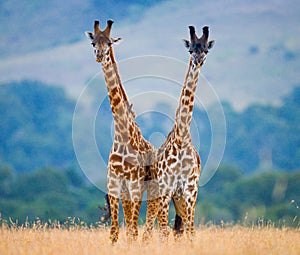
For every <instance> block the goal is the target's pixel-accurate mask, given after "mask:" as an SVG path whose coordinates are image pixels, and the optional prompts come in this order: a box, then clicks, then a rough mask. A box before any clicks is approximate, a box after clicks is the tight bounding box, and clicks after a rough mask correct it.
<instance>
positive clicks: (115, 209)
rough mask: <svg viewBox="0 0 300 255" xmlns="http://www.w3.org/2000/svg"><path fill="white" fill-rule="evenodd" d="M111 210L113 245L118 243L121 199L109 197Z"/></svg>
mask: <svg viewBox="0 0 300 255" xmlns="http://www.w3.org/2000/svg"><path fill="white" fill-rule="evenodd" d="M108 197H109V203H110V208H111V228H110V240H111V242H112V244H114V243H115V242H117V241H118V237H119V198H116V197H113V196H111V195H108Z"/></svg>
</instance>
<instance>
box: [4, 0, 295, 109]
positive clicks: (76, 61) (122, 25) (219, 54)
mask: <svg viewBox="0 0 300 255" xmlns="http://www.w3.org/2000/svg"><path fill="white" fill-rule="evenodd" d="M77 8H80V6H78V7H77ZM133 10H134V8H133ZM77 11H78V10H77ZM135 11H136V12H139V11H140V15H138V17H135V18H132V19H131V18H130V17H128V18H122V22H120V21H118V20H115V23H114V25H113V30H112V36H115V37H122V38H123V41H122V42H121V43H120V44H119V45H116V46H115V53H116V58H117V60H118V61H119V62H120V66H121V67H122V63H123V65H124V66H126V63H128V62H127V61H128V59H129V58H134V57H141V56H147V55H157V56H160V57H164V56H165V57H168V58H174V61H175V62H176V61H181V62H182V63H183V65H182V67H179V70H175V69H174V70H173V69H172V68H173V65H171V66H166V65H165V64H164V62H162V63H156V62H155V61H154V63H152V64H153V65H158V66H159V65H163V66H161V68H160V71H164V72H165V73H166V76H168V74H170V73H174V72H178V73H179V74H180V75H182V74H183V76H182V78H180V77H178V80H179V81H180V79H181V80H183V78H184V73H185V71H186V67H185V65H184V63H186V66H187V62H188V58H189V55H188V52H187V50H186V49H185V48H184V45H183V43H182V38H188V25H191V24H193V25H195V27H196V30H197V31H198V33H199V34H200V33H201V28H202V26H204V25H209V26H210V31H211V34H210V37H211V39H215V40H216V44H215V46H214V48H213V49H212V50H211V52H210V53H209V56H208V57H207V62H206V64H205V65H204V67H203V70H202V74H203V75H204V76H205V78H206V79H207V80H208V82H209V83H210V84H211V85H212V87H213V88H214V89H215V91H216V93H217V95H218V96H219V97H220V98H221V99H223V100H227V101H230V102H231V103H232V104H233V105H234V106H235V107H237V108H241V107H245V106H246V105H247V104H249V103H252V102H261V103H276V102H278V101H279V99H280V98H281V97H282V96H283V95H285V94H287V93H289V92H290V90H291V88H292V87H293V86H296V85H299V84H300V78H299V74H298V69H299V67H300V65H299V63H300V59H299V58H300V55H299V54H300V46H299V39H300V38H299V35H300V31H299V30H300V22H299V20H300V18H299V16H300V15H299V13H300V7H299V4H298V3H297V1H271V0H270V1H263V2H261V1H246V0H245V1H237V0H232V1H227V2H224V1H218V0H217V1H208V0H205V1H196V0H190V1H185V2H184V3H183V2H182V1H165V2H164V1H163V2H161V3H158V4H156V5H154V6H152V7H146V8H145V7H144V8H143V9H138V7H136V10H135ZM131 13H134V11H131ZM125 16H126V15H125ZM94 19H100V21H101V24H105V22H106V20H101V17H94V16H92V15H91V17H90V26H89V27H87V28H86V29H87V30H92V27H93V21H94ZM79 22H80V21H79ZM74 25H76V24H74ZM83 32H84V31H82V35H81V36H82V40H81V41H79V42H76V43H73V44H68V45H58V46H56V47H54V48H51V49H46V50H43V51H37V52H33V53H32V52H31V53H28V54H21V55H19V54H16V55H15V56H12V57H9V58H5V59H1V60H0V82H6V81H10V80H21V79H31V80H40V81H43V82H47V83H50V84H54V85H58V86H64V87H65V88H66V89H67V91H68V94H69V95H72V96H73V97H74V98H77V97H78V96H79V94H80V93H81V91H82V89H83V88H84V86H85V85H86V82H87V81H88V79H89V78H91V77H93V76H94V75H95V74H96V73H97V72H98V71H101V68H100V66H99V64H97V63H96V62H95V61H94V56H93V50H92V48H91V46H90V44H89V41H88V39H87V38H85V37H84V34H83ZM144 60H145V65H147V64H149V63H148V61H147V58H144ZM175 62H174V63H175ZM131 63H132V61H131ZM146 63H147V64H146ZM133 65H134V64H133ZM145 65H144V64H143V63H140V64H139V65H138V66H137V65H135V68H136V70H135V71H136V72H137V73H139V72H140V73H141V74H143V73H145ZM175 65H176V64H175ZM123 69H126V68H125V67H124V68H120V72H121V75H123V76H126V75H127V74H126V73H124V70H123ZM127 71H128V69H127ZM127 71H126V72H127ZM122 72H123V74H122ZM152 75H154V76H155V75H156V74H155V73H154V74H153V73H152ZM149 86H151V85H149ZM150 89H151V88H149V90H150ZM199 89H201V84H199ZM129 93H130V92H129Z"/></svg>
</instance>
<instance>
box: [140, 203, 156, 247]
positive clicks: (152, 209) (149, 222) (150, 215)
mask: <svg viewBox="0 0 300 255" xmlns="http://www.w3.org/2000/svg"><path fill="white" fill-rule="evenodd" d="M158 208H159V198H156V199H151V200H147V213H146V224H145V231H144V234H143V241H145V242H147V241H148V240H149V239H151V237H152V232H153V228H154V221H155V218H156V217H157V214H158Z"/></svg>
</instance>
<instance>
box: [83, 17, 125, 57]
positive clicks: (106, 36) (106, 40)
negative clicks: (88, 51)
mask: <svg viewBox="0 0 300 255" xmlns="http://www.w3.org/2000/svg"><path fill="white" fill-rule="evenodd" d="M113 23H114V22H113V21H112V20H108V21H107V26H106V28H105V29H104V30H103V31H101V30H100V28H99V21H98V20H95V23H94V33H92V32H85V34H86V36H87V37H88V38H89V39H90V40H91V44H92V45H93V47H94V53H95V57H96V61H97V62H102V61H103V59H104V56H105V55H106V54H107V53H108V52H109V49H110V47H111V45H112V44H113V43H115V42H118V41H120V40H121V38H117V39H113V38H111V37H110V30H111V26H112V24H113Z"/></svg>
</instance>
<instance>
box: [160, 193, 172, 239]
mask: <svg viewBox="0 0 300 255" xmlns="http://www.w3.org/2000/svg"><path fill="white" fill-rule="evenodd" d="M170 200H171V197H170V196H169V195H165V196H163V197H161V199H160V203H159V211H158V215H157V219H158V226H159V231H160V238H161V240H162V241H167V239H168V236H169V234H170V229H169V218H168V216H169V207H170Z"/></svg>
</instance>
